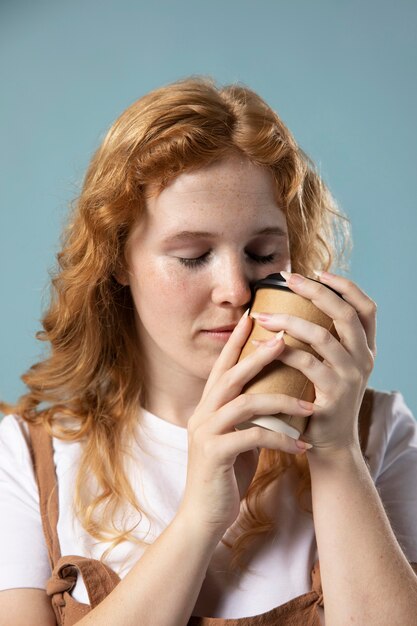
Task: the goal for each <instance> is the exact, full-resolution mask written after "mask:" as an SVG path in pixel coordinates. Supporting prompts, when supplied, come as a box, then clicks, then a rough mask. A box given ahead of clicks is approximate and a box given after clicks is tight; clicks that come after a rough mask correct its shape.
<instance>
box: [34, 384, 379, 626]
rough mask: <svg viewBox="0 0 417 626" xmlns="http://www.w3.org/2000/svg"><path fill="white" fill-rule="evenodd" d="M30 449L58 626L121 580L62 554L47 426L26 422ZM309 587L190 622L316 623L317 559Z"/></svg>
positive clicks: (369, 397)
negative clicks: (263, 604) (255, 609)
mask: <svg viewBox="0 0 417 626" xmlns="http://www.w3.org/2000/svg"><path fill="white" fill-rule="evenodd" d="M372 403H373V390H372V389H367V390H366V392H365V395H364V398H363V402H362V406H361V410H360V413H359V435H360V442H361V449H362V453H363V454H364V451H365V450H366V444H367V440H368V432H369V426H370V420H371V412H372ZM29 431H30V437H31V447H32V449H31V454H32V460H33V464H34V468H35V474H36V479H37V483H38V487H39V494H40V510H41V516H42V526H43V531H44V534H45V539H46V545H47V547H48V554H49V561H50V565H51V570H52V576H51V577H50V579H49V580H48V582H47V586H46V593H47V594H48V596H50V597H51V602H52V607H53V609H54V612H55V615H56V619H57V623H58V625H59V626H72V624H75V623H76V622H78V621H79V620H81V619H82V618H83V617H84V616H85V615H87V613H88V612H89V611H90V610H91V609H94V607H96V606H97V605H98V604H99V603H100V602H101V601H102V600H104V598H105V597H106V596H107V595H108V594H109V593H111V592H112V590H113V589H114V588H115V587H116V585H117V584H118V583H119V582H120V578H119V576H118V575H117V574H116V573H115V572H114V571H113V570H112V569H110V568H109V567H108V566H107V565H104V564H103V563H101V562H100V561H98V560H96V559H87V558H85V557H82V556H61V550H60V545H59V539H58V533H57V522H58V510H59V509H58V506H59V505H58V485H57V480H56V473H55V466H54V460H53V446H52V439H51V437H50V436H49V435H48V434H47V432H46V431H45V429H44V428H43V427H42V425H40V426H34V425H32V424H30V425H29ZM79 574H81V576H82V577H83V580H84V584H85V587H86V589H87V593H88V598H89V601H90V605H88V604H83V603H81V602H77V601H76V600H74V599H73V597H72V596H71V594H70V592H71V589H73V587H74V586H75V583H76V581H77V576H78V575H79ZM311 583H312V586H311V591H309V592H308V593H305V594H303V595H301V596H298V597H297V598H293V599H292V600H290V601H289V602H286V603H285V604H282V605H281V606H278V607H275V608H274V609H271V610H270V611H267V612H266V613H262V614H261V615H254V616H251V617H241V618H235V619H224V618H214V617H195V616H192V617H190V620H189V622H188V626H278V625H279V626H320V617H319V614H318V612H317V609H316V607H317V606H318V605H320V606H323V592H322V588H321V580H320V566H319V562H318V561H316V563H315V564H314V566H313V569H312V571H311Z"/></svg>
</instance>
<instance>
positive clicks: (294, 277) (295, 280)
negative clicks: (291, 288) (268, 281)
mask: <svg viewBox="0 0 417 626" xmlns="http://www.w3.org/2000/svg"><path fill="white" fill-rule="evenodd" d="M280 273H281V275H282V276H283V277H284V278H285V280H286V281H287V283H289V282H290V281H291V284H292V285H298V284H300V283H302V282H303V280H304V277H303V276H301V275H300V274H290V272H282V271H281V272H280Z"/></svg>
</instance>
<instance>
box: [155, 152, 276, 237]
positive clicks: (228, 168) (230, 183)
mask: <svg viewBox="0 0 417 626" xmlns="http://www.w3.org/2000/svg"><path fill="white" fill-rule="evenodd" d="M265 213H271V215H274V216H275V217H276V216H277V215H278V214H280V213H281V211H280V210H279V203H278V199H277V197H276V186H275V183H274V179H273V176H272V173H271V172H270V171H269V170H268V169H267V168H264V167H261V166H258V165H255V164H253V163H251V162H250V161H249V160H248V159H247V158H245V157H238V156H233V157H228V158H226V159H223V160H222V161H219V162H216V163H213V164H211V165H209V166H206V167H202V168H200V169H198V170H195V171H189V172H184V173H183V174H180V175H179V176H177V177H176V178H175V179H174V180H173V181H171V182H170V183H169V184H168V185H167V186H166V187H165V188H164V189H163V190H162V191H161V192H160V193H157V190H156V188H155V187H154V188H152V187H150V188H149V189H148V194H147V200H146V221H147V222H148V225H149V224H150V223H153V224H155V223H162V224H164V225H165V226H167V227H168V226H169V225H170V223H171V222H172V223H178V222H181V221H184V220H192V221H193V222H194V221H196V220H197V222H198V221H201V220H207V221H208V222H210V221H212V220H213V218H217V219H222V220H225V219H227V216H230V217H232V218H233V219H236V215H237V214H238V215H239V218H242V219H248V218H252V219H254V220H255V221H256V220H259V218H260V217H261V216H262V215H263V214H265ZM281 216H282V214H281Z"/></svg>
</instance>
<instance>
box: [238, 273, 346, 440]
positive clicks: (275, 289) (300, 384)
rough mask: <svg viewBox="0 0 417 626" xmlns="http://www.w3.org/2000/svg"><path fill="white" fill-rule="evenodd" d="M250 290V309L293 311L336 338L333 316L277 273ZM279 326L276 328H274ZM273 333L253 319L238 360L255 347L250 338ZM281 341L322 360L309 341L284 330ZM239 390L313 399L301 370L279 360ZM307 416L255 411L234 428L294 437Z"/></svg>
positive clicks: (269, 337)
mask: <svg viewBox="0 0 417 626" xmlns="http://www.w3.org/2000/svg"><path fill="white" fill-rule="evenodd" d="M311 280H312V279H311ZM316 282H319V281H316ZM320 284H322V283H320ZM324 286H325V287H326V288H328V289H331V291H333V292H335V293H336V294H337V295H338V296H340V294H339V293H338V292H337V291H335V289H332V288H331V287H327V285H324ZM253 290H254V292H253V296H252V303H251V307H250V313H252V312H257V313H261V312H265V313H288V314H290V315H295V316H297V317H301V318H303V319H305V320H308V321H310V322H313V323H314V324H318V325H319V326H323V328H326V329H327V330H328V331H330V332H331V333H332V335H333V336H334V337H336V339H339V337H338V334H337V332H336V329H335V327H334V324H333V320H332V319H331V318H330V317H329V316H328V315H326V314H325V313H323V311H321V310H320V309H318V308H317V307H316V306H315V305H314V304H313V303H312V302H311V301H310V300H308V299H306V298H303V297H302V296H300V295H298V294H296V293H294V292H293V291H292V290H291V289H290V288H289V287H288V285H287V283H286V281H285V279H284V278H283V277H282V276H281V274H269V275H268V276H267V277H266V278H264V279H262V280H260V281H258V282H257V283H255V284H254V286H253ZM250 313H249V314H250ZM279 330H280V329H279V328H278V329H277V331H279ZM274 335H275V332H271V331H269V330H267V329H266V328H263V327H262V326H260V325H259V324H258V323H257V321H256V320H254V324H253V327H252V331H251V334H250V335H249V337H248V339H247V341H246V343H245V345H244V346H243V348H242V351H241V354H240V356H239V361H241V360H242V359H244V358H245V357H247V356H248V355H249V354H250V353H251V352H253V351H254V350H256V349H257V346H255V345H254V344H253V343H251V340H252V339H259V340H267V339H271V338H272V337H273V336H274ZM284 341H285V343H286V345H288V346H292V347H294V348H298V349H301V350H305V351H306V352H309V353H311V354H313V355H314V356H315V357H316V358H317V359H319V360H320V361H322V360H323V359H322V357H321V356H320V355H319V354H317V352H316V351H315V350H313V348H312V347H311V346H310V345H309V344H306V343H304V342H303V341H299V340H298V339H294V338H293V337H291V336H290V335H287V334H284ZM242 393H282V394H286V395H288V396H293V397H294V398H298V399H299V400H306V401H307V402H314V399H315V392H314V385H313V383H312V382H311V381H309V380H308V378H307V377H306V376H305V375H304V374H303V373H302V372H300V371H299V370H297V369H295V368H293V367H290V366H289V365H286V364H285V363H282V362H281V361H279V360H274V361H272V362H271V363H268V364H267V365H266V366H265V367H264V368H263V369H262V370H261V371H260V372H259V373H258V374H257V375H256V376H255V377H254V378H253V379H252V380H251V381H249V383H247V384H246V385H245V387H244V388H243V390H242ZM308 420H309V416H307V417H302V416H300V415H287V414H286V413H277V414H276V415H262V416H260V415H257V416H255V417H253V418H251V419H250V420H249V421H247V422H243V423H242V424H238V425H237V426H236V427H235V428H236V429H238V430H243V429H246V428H251V427H252V426H262V427H263V428H267V429H269V430H274V431H276V432H282V433H285V434H286V435H289V436H290V437H293V438H294V439H298V438H299V437H300V435H302V434H303V432H304V431H305V429H306V427H307V424H308Z"/></svg>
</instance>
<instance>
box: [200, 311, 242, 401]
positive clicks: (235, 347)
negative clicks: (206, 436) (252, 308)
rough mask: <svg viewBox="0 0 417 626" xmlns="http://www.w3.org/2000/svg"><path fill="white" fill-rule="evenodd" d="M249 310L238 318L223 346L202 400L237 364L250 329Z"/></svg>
mask: <svg viewBox="0 0 417 626" xmlns="http://www.w3.org/2000/svg"><path fill="white" fill-rule="evenodd" d="M248 314H249V309H247V310H246V311H245V313H244V314H243V315H242V317H241V318H240V320H239V322H238V324H237V325H236V326H235V328H234V329H233V332H232V334H231V335H230V337H229V339H228V340H227V342H226V343H225V345H224V346H223V349H222V351H221V352H220V355H219V356H218V358H217V360H216V362H215V363H214V365H213V367H212V369H211V371H210V374H209V377H208V379H207V382H206V385H205V387H204V392H203V394H202V397H201V398H202V400H203V399H204V398H205V397H206V396H207V394H208V393H209V391H210V390H211V389H212V387H213V386H214V385H216V384H217V381H218V380H219V378H220V377H221V376H222V375H223V374H224V373H225V372H227V371H228V370H229V369H230V368H231V367H233V366H234V365H235V363H236V362H237V360H238V358H239V356H240V353H241V351H242V348H243V346H244V345H245V343H246V340H247V338H248V336H249V333H250V331H251V329H252V320H251V319H250V318H248Z"/></svg>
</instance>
